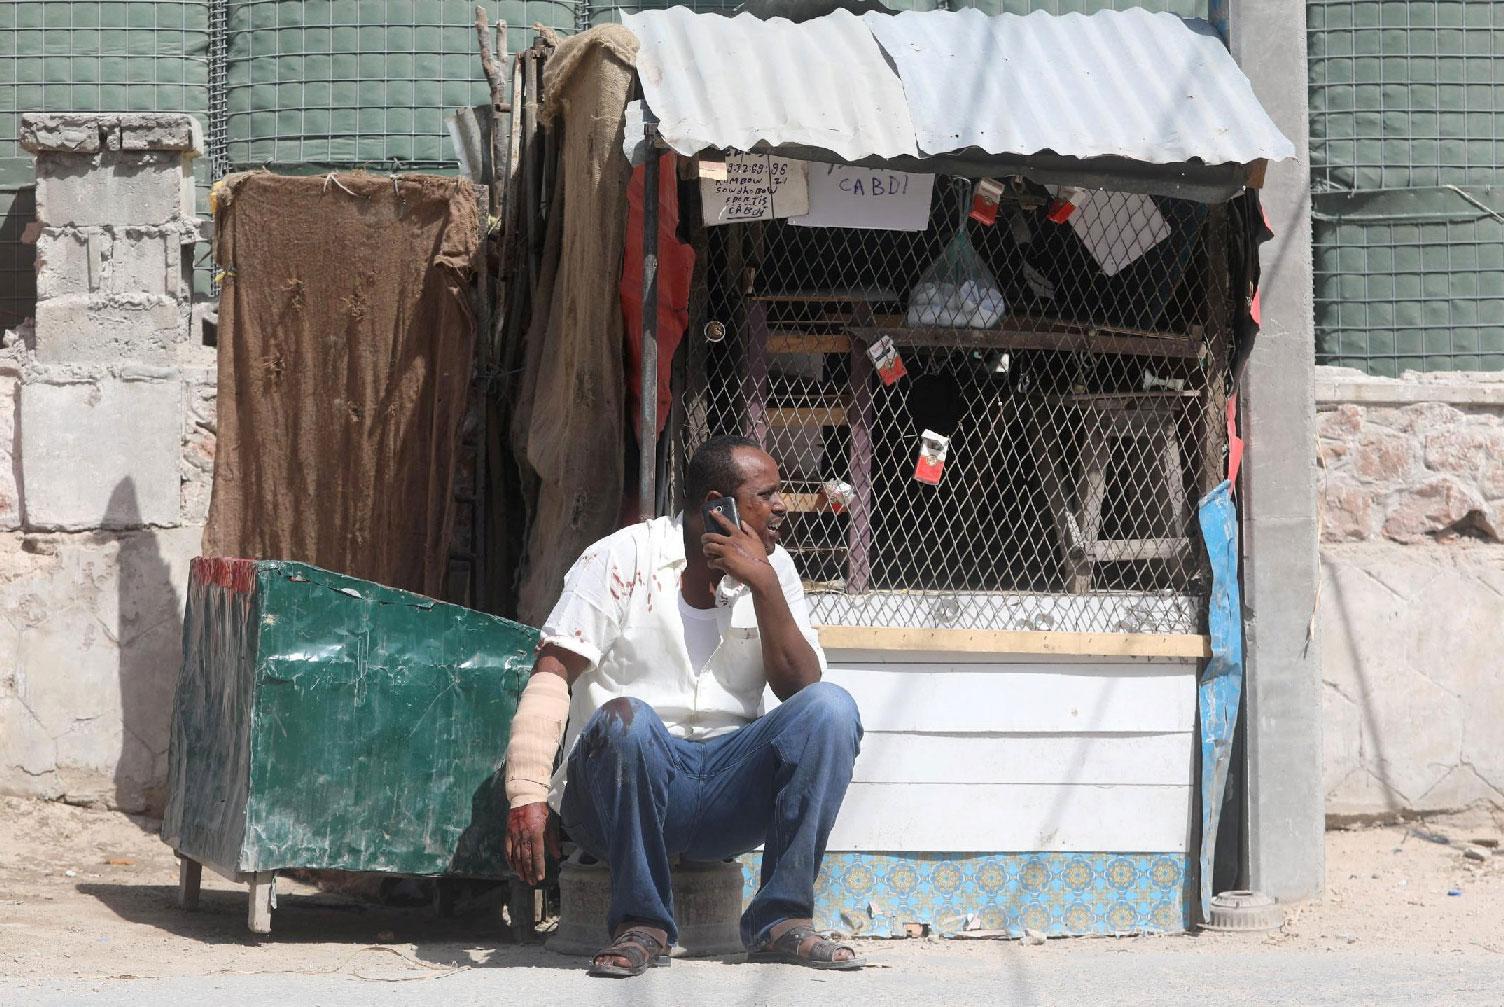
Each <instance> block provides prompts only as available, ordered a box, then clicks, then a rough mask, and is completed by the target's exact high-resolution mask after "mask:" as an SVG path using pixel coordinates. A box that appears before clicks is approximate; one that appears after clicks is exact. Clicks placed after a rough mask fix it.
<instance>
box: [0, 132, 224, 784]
mask: <svg viewBox="0 0 1504 1007" xmlns="http://www.w3.org/2000/svg"><path fill="white" fill-rule="evenodd" d="M21 143H22V145H23V146H24V147H25V148H26V149H27V150H29V151H31V152H32V153H33V154H34V155H35V156H36V160H37V192H38V199H37V221H36V222H35V223H34V224H33V225H32V227H31V228H30V230H29V232H28V233H29V234H30V236H31V237H32V238H33V239H34V240H35V242H36V244H37V252H38V254H37V289H38V303H37V308H36V317H35V320H34V322H33V323H32V324H28V325H25V326H23V327H22V328H21V329H20V330H18V331H16V332H12V333H7V334H6V337H5V339H4V345H3V347H0V792H3V793H12V794H25V795H33V796H38V797H46V798H61V799H64V800H69V801H75V802H83V803H101V804H106V805H110V806H116V807H121V808H125V809H127V810H131V811H159V810H160V808H161V806H162V801H163V796H164V795H163V784H164V782H165V777H166V766H165V759H166V749H167V725H168V718H169V717H170V715H171V710H172V691H173V687H174V684H175V682H176V677H177V670H178V664H179V661H180V653H181V645H182V644H181V637H182V611H183V602H184V591H185V586H186V580H187V573H188V561H189V560H190V559H191V558H192V557H193V556H195V555H197V553H198V551H199V543H200V539H201V537H202V531H203V522H204V519H205V516H206V515H207V512H208V501H209V491H210V485H211V480H212V477H213V465H214V431H215V427H214V375H215V356H214V350H213V349H212V348H210V347H205V346H203V345H202V344H201V340H200V338H199V337H198V333H197V332H195V331H194V330H193V327H192V320H193V312H192V305H191V303H190V298H191V294H190V291H191V284H190V282H189V280H190V276H189V273H188V269H189V267H190V263H191V261H192V256H193V254H194V246H195V243H196V242H198V241H199V227H198V225H199V222H198V221H197V220H196V219H195V218H194V217H193V210H192V208H193V191H192V174H191V161H192V158H193V157H194V156H196V154H197V152H198V150H199V148H200V147H201V141H200V131H199V127H198V126H197V124H196V123H195V122H194V121H193V120H192V119H191V118H189V117H188V116H184V115H97V114H88V115H83V114H69V115H27V116H24V117H23V119H22V126H21Z"/></svg>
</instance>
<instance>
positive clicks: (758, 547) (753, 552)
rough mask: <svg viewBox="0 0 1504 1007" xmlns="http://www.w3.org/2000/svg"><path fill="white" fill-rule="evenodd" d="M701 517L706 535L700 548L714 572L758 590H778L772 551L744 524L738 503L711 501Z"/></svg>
mask: <svg viewBox="0 0 1504 1007" xmlns="http://www.w3.org/2000/svg"><path fill="white" fill-rule="evenodd" d="M701 513H702V514H703V516H704V518H705V534H703V535H702V536H700V548H701V549H702V550H704V552H705V562H706V564H707V565H708V566H709V567H710V568H711V569H712V570H719V571H720V572H722V573H724V574H726V575H727V576H729V577H735V578H736V579H737V580H739V581H741V582H742V583H743V584H746V585H747V586H748V587H750V588H752V589H754V590H756V589H758V588H763V587H768V586H770V585H771V586H773V587H776V586H777V584H778V575H777V573H776V572H775V571H774V570H773V564H772V563H769V562H768V551H767V549H765V548H763V544H762V540H761V539H760V538H758V537H757V536H756V535H755V534H753V533H752V532H750V531H748V530H747V528H746V527H745V526H743V525H742V524H741V522H740V520H739V519H738V516H737V512H736V501H735V500H733V499H731V498H730V497H720V498H718V499H715V500H709V501H707V502H706V503H705V506H704V508H703V509H702V512H701Z"/></svg>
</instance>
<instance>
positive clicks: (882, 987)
mask: <svg viewBox="0 0 1504 1007" xmlns="http://www.w3.org/2000/svg"><path fill="white" fill-rule="evenodd" d="M1057 947H1058V945H1057V944H1056V942H1053V941H1052V942H1051V943H1050V944H1049V945H1047V946H1046V947H1044V948H1025V947H1022V946H1020V945H1017V944H1012V943H1009V944H988V945H986V946H971V947H967V948H964V949H956V948H954V947H936V946H933V945H931V946H929V947H927V948H926V947H913V946H912V945H911V946H905V947H902V948H901V950H895V952H893V953H889V954H884V955H882V956H881V957H880V959H879V961H882V962H886V963H887V965H888V967H881V968H871V969H868V970H866V971H865V972H863V973H860V974H855V975H850V974H847V975H832V974H828V973H818V972H812V971H810V970H806V969H794V968H790V967H786V966H755V965H736V964H722V963H716V962H704V961H677V962H675V963H674V965H673V966H672V967H671V968H669V969H659V970H655V971H653V972H651V973H649V974H648V975H647V976H644V977H642V978H640V979H635V980H629V981H625V982H621V981H614V982H613V981H608V980H598V979H589V978H587V977H586V976H584V974H583V973H582V972H581V971H580V969H579V968H578V967H577V966H576V964H575V963H574V962H573V961H570V960H568V959H562V958H559V957H557V956H553V955H549V954H548V953H546V952H540V951H536V950H531V949H511V950H504V951H502V952H498V954H497V955H495V956H494V957H492V958H491V960H490V961H489V962H487V964H486V965H484V966H481V967H477V968H472V969H467V970H465V971H460V972H451V973H439V972H424V971H421V970H414V969H411V968H409V967H408V966H406V965H405V964H404V963H402V962H400V961H393V962H386V961H382V960H379V959H371V960H367V961H364V962H363V963H362V964H361V965H360V966H357V967H356V968H355V969H354V971H355V972H356V973H359V974H358V975H351V974H342V975H293V974H268V975H216V976H206V977H192V978H176V979H110V980H93V981H86V980H70V981H49V982H40V983H38V982H27V981H24V980H15V979H0V1003H4V1004H15V1005H26V1007H64V1005H66V1007H73V1005H85V1007H117V1005H118V1007H126V1005H130V1007H136V1005H139V1004H152V1005H178V1004H182V1005H185V1007H187V1005H192V1007H249V1005H253V1004H255V1005H260V1004H275V1005H277V1007H313V1005H318V1007H388V1005H390V1007H467V1005H471V1004H474V1005H485V1007H503V1005H506V1007H510V1005H527V1007H553V1005H561V1007H583V1005H594V1004H617V1003H620V1004H623V1005H627V1004H631V1005H633V1007H640V1005H644V1004H653V1005H657V1004H664V1005H673V1007H679V1005H687V1004H693V1005H697V1007H698V1005H704V1007H763V1005H767V1007H785V1005H790V1007H824V1005H827V1004H828V1005H839V1007H890V1005H892V1007H897V1005H902V1007H916V1005H928V1004H961V1005H968V1007H969V1005H979V1007H1001V1005H1034V1004H1041V1005H1043V1004H1069V1005H1077V1004H1080V1005H1091V1007H1111V1005H1116V1004H1123V1005H1137V1004H1153V1005H1155V1007H1170V1005H1177V1004H1184V1005H1187V1007H1192V1005H1194V1007H1218V1005H1222V1004H1238V1005H1243V1004H1247V1005H1266V1004H1267V1005H1271V1007H1272V1005H1278V1007H1291V1005H1299V1007H1319V1005H1326V1004H1361V1005H1365V1007H1367V1005H1389V1004H1396V1005H1399V1004H1403V1005H1421V1004H1424V1005H1432V1004H1464V1005H1469V1007H1482V1005H1504V956H1500V955H1496V954H1490V953H1487V952H1479V953H1478V954H1466V953H1464V954H1457V953H1453V954H1436V953H1425V952H1415V953H1404V952H1400V953H1395V952H1381V951H1357V950H1352V951H1344V952H1310V951H1290V950H1280V949H1278V948H1263V947H1258V946H1253V947H1250V948H1248V949H1247V950H1246V951H1245V950H1242V949H1234V948H1227V947H1223V948H1220V949H1217V950H1216V951H1215V952H1208V953H1202V952H1197V951H1192V952H1187V951H1182V950H1173V949H1166V950H1159V949H1154V948H1144V947H1142V946H1140V947H1136V948H1132V949H1123V950H1114V949H1105V948H1104V949H1102V950H1096V949H1092V948H1080V949H1073V950H1070V951H1058V950H1057ZM121 967H122V971H127V972H128V969H129V963H127V962H122V963H121Z"/></svg>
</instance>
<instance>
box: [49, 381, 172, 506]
mask: <svg viewBox="0 0 1504 1007" xmlns="http://www.w3.org/2000/svg"><path fill="white" fill-rule="evenodd" d="M182 423H183V421H182V388H181V386H180V384H179V383H178V382H176V381H119V380H114V379H109V380H103V381H99V382H89V383H82V384H45V383H41V382H33V383H27V384H25V385H23V386H22V388H21V485H22V492H23V493H24V495H25V514H26V523H27V526H28V527H30V528H35V529H49V530H62V531H78V530H83V529H89V528H131V527H139V526H142V525H164V526H166V525H175V524H177V523H178V522H179V498H180V489H179V484H180V481H181V475H180V470H179V466H180V464H181V457H182V455H181V442H182Z"/></svg>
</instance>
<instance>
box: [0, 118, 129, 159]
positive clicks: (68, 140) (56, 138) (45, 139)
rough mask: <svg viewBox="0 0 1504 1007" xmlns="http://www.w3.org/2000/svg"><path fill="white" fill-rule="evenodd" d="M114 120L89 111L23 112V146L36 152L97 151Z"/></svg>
mask: <svg viewBox="0 0 1504 1007" xmlns="http://www.w3.org/2000/svg"><path fill="white" fill-rule="evenodd" d="M111 120H112V117H111V116H107V115H99V114H97V113H90V112H28V113H26V114H25V115H23V116H21V134H20V141H21V147H22V148H23V149H25V150H29V151H31V152H32V153H33V154H42V153H46V152H58V153H68V154H96V153H98V152H99V151H101V150H103V149H104V148H105V144H106V143H107V140H106V137H105V135H104V134H105V133H107V132H108V131H109V130H110V129H111V126H112V122H111Z"/></svg>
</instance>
